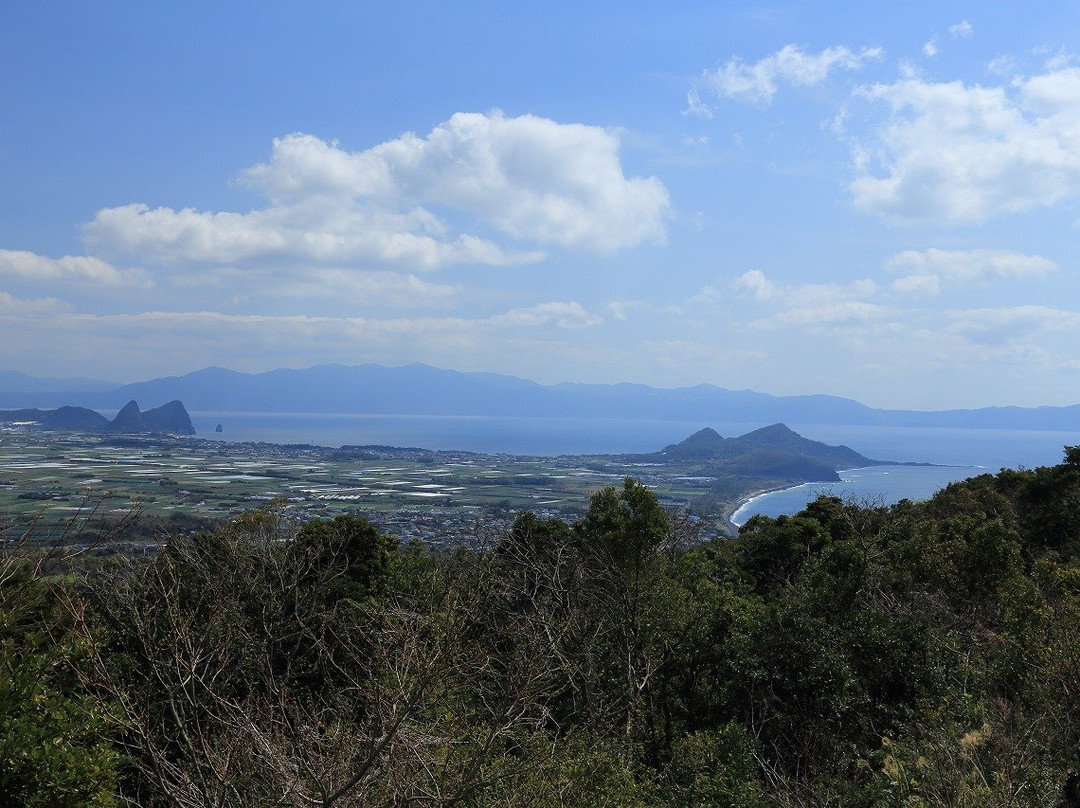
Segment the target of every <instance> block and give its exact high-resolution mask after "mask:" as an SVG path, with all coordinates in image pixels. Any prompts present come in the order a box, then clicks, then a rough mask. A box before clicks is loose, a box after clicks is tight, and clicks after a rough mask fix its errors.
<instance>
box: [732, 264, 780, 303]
mask: <svg viewBox="0 0 1080 808" xmlns="http://www.w3.org/2000/svg"><path fill="white" fill-rule="evenodd" d="M731 289H732V291H733V292H735V293H736V294H738V295H742V296H743V297H749V298H751V299H753V300H771V299H772V298H774V297H776V296H777V294H778V290H777V288H776V285H775V284H774V283H773V282H772V281H770V280H769V279H768V278H766V277H765V273H764V272H762V271H761V270H760V269H748V270H747V271H746V272H744V273H743V274H742V275H740V276H739V277H738V278H736V279H735V281H734V283H732V284H731Z"/></svg>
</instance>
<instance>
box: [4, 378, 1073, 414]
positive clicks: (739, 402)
mask: <svg viewBox="0 0 1080 808" xmlns="http://www.w3.org/2000/svg"><path fill="white" fill-rule="evenodd" d="M20 384H23V383H20ZM131 399H141V400H148V399H149V400H159V401H160V400H175V399H179V400H182V401H184V402H186V404H187V406H188V407H189V408H190V409H192V410H195V411H237V412H319V413H330V412H334V413H371V414H409V415H479V416H522V417H576V418H625V419H632V420H633V419H643V420H644V419H648V420H685V421H693V420H699V421H706V422H709V421H712V422H755V421H757V422H762V421H772V422H789V423H818V424H847V425H852V426H913V427H914V426H918V427H981V428H1006V429H1042V430H1062V431H1071V430H1080V404H1078V405H1072V406H1067V407H1036V408H1026V407H986V408H981V409H974V410H956V409H954V410H940V411H932V412H922V411H915V410H884V409H874V408H871V407H868V406H866V405H864V404H861V403H859V402H857V401H854V400H852V399H847V398H841V397H837V396H828V395H804V396H772V395H769V394H767V393H758V392H754V391H751V390H727V389H724V388H721V387H716V386H714V385H708V384H699V385H695V386H693V387H678V388H657V387H649V386H647V385H640V384H630V383H623V384H582V383H561V384H555V385H542V384H539V383H537V382H533V381H529V380H527V379H521V378H518V377H515V376H504V375H500V374H496V373H463V372H460V371H453V370H441V369H438V368H433V367H430V366H428V365H423V364H419V363H417V364H411V365H405V366H402V367H385V366H382V365H374V364H367V365H358V366H344V365H317V366H315V367H311V368H306V369H302V370H293V369H285V368H282V369H278V370H272V371H268V372H266V373H257V374H250V373H241V372H238V371H234V370H228V369H226V368H220V367H209V368H205V369H203V370H198V371H194V372H193V373H188V374H185V375H183V376H170V377H163V378H158V379H151V380H148V381H144V382H137V383H134V384H127V385H123V386H120V387H118V388H116V389H114V390H111V391H106V392H94V391H79V390H71V391H67V392H55V391H45V392H39V393H31V392H27V391H26V390H25V389H21V388H20V389H16V387H11V386H6V385H5V384H4V377H3V376H0V406H7V407H55V406H59V405H61V404H71V403H77V404H79V405H80V406H84V407H97V408H102V409H106V408H107V409H118V408H120V407H122V406H123V405H124V404H125V403H126V402H127V401H130V400H131Z"/></svg>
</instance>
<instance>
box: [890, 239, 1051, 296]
mask: <svg viewBox="0 0 1080 808" xmlns="http://www.w3.org/2000/svg"><path fill="white" fill-rule="evenodd" d="M885 266H886V268H887V269H889V270H891V271H893V272H898V273H899V272H903V273H907V274H906V275H904V276H903V277H901V278H898V279H897V280H896V281H894V282H893V289H894V290H896V291H898V292H905V293H909V294H923V295H932V294H936V293H937V292H938V290H939V289H940V287H941V284H942V283H977V282H986V281H1001V280H1023V279H1028V278H1037V277H1042V276H1045V275H1047V274H1049V273H1051V272H1054V271H1056V270H1057V269H1058V265H1057V263H1056V262H1054V261H1051V260H1050V259H1049V258H1045V257H1043V256H1041V255H1025V254H1024V253H1017V252H1011V251H1009V250H939V249H929V250H905V251H904V252H901V253H897V254H896V255H894V256H893V257H892V258H890V259H889V260H888V261H887V262H886V264H885Z"/></svg>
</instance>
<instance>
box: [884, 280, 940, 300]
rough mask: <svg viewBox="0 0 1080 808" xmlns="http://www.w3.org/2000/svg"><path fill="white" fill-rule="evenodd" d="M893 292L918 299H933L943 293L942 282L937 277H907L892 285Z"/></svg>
mask: <svg viewBox="0 0 1080 808" xmlns="http://www.w3.org/2000/svg"><path fill="white" fill-rule="evenodd" d="M892 288H893V291H896V292H900V293H901V294H905V295H916V296H918V297H933V296H934V295H936V294H937V293H938V292H940V291H941V282H940V281H939V280H938V278H937V276H936V275H905V276H904V277H902V278H897V279H896V280H895V281H893V284H892Z"/></svg>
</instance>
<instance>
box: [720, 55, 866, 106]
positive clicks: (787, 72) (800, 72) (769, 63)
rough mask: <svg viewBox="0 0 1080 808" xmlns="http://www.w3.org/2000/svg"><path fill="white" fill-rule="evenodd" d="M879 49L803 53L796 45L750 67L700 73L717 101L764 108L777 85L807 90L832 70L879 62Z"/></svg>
mask: <svg viewBox="0 0 1080 808" xmlns="http://www.w3.org/2000/svg"><path fill="white" fill-rule="evenodd" d="M883 55H884V51H883V50H882V49H881V48H863V49H862V50H860V51H853V50H851V49H850V48H847V47H844V46H842V45H841V46H838V47H832V48H825V49H824V50H822V51H819V52H818V53H806V52H805V51H803V50H802V49H801V48H800V47H799V46H798V45H785V46H784V47H783V48H781V49H780V50H778V51H777V52H776V53H772V54H770V55H768V56H766V57H765V58H763V59H761V60H760V61H758V62H755V63H754V64H746V63H745V62H743V61H742V60H741V59H739V58H738V57H733V58H732V59H729V60H728V61H727V62H726V63H725V64H724V65H722V66H721V67H718V68H716V69H715V70H706V71H704V72H703V73H702V77H703V79H704V80H705V83H706V84H707V85H708V86H709V87H710V88H711V89H712V90H713V91H714V92H715V93H716V94H717V95H719V96H720V97H721V98H732V99H735V100H737V101H746V102H750V103H756V104H768V103H769V102H770V101H772V98H773V96H774V95H776V93H777V91H778V89H779V85H780V84H781V83H785V84H791V85H795V86H809V85H812V84H818V83H820V82H822V81H824V80H825V79H826V78H827V77H828V75H829V73H830V72H832V71H834V70H860V69H862V66H863V64H864V63H865V62H866V61H868V60H877V59H880V58H882V56H883Z"/></svg>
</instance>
